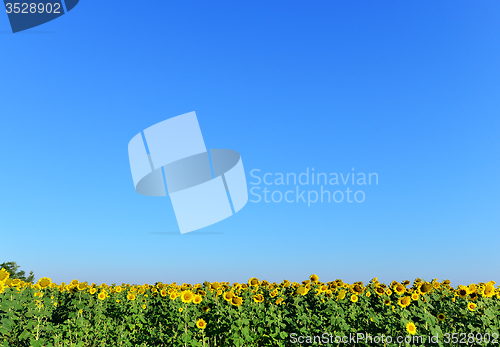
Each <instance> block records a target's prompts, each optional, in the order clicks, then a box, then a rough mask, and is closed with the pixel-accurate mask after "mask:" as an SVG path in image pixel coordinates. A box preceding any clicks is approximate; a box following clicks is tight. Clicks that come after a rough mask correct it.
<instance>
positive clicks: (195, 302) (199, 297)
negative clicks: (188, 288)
mask: <svg viewBox="0 0 500 347" xmlns="http://www.w3.org/2000/svg"><path fill="white" fill-rule="evenodd" d="M202 300H203V299H202V298H201V295H195V296H194V298H193V303H194V304H199V303H200V302H201V301H202Z"/></svg>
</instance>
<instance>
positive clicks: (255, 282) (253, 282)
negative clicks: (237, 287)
mask: <svg viewBox="0 0 500 347" xmlns="http://www.w3.org/2000/svg"><path fill="white" fill-rule="evenodd" d="M248 284H249V285H250V286H258V285H259V280H258V279H256V278H255V277H252V278H250V279H249V280H248Z"/></svg>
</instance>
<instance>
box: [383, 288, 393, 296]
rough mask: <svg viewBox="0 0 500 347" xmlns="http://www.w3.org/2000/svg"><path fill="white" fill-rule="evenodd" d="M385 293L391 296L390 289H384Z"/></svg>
mask: <svg viewBox="0 0 500 347" xmlns="http://www.w3.org/2000/svg"><path fill="white" fill-rule="evenodd" d="M385 293H386V294H387V295H389V296H391V294H392V290H391V289H390V288H387V290H386V291H385Z"/></svg>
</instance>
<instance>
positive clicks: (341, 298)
mask: <svg viewBox="0 0 500 347" xmlns="http://www.w3.org/2000/svg"><path fill="white" fill-rule="evenodd" d="M345 294H346V291H345V290H344V289H341V290H340V292H339V295H337V299H338V300H339V299H340V300H343V299H344V298H345Z"/></svg>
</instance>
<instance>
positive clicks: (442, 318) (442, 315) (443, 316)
mask: <svg viewBox="0 0 500 347" xmlns="http://www.w3.org/2000/svg"><path fill="white" fill-rule="evenodd" d="M437 318H438V319H439V320H440V321H441V322H442V321H444V320H445V318H446V316H445V314H444V313H439V314H438V315H437Z"/></svg>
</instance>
